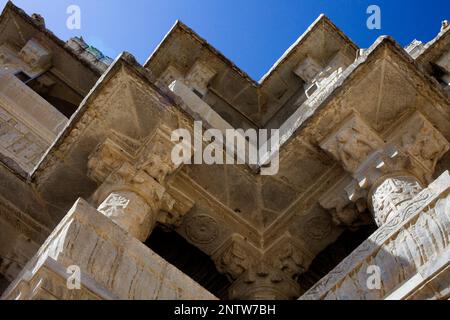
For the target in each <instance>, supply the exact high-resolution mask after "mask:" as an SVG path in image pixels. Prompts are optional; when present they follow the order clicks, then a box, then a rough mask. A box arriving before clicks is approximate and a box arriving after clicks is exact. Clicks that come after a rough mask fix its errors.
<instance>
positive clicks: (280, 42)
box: [0, 0, 450, 80]
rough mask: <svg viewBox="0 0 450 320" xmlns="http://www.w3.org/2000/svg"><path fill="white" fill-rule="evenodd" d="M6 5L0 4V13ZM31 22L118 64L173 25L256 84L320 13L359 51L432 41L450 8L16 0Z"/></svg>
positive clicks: (348, 1) (314, 0)
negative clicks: (372, 12) (76, 20)
mask: <svg viewBox="0 0 450 320" xmlns="http://www.w3.org/2000/svg"><path fill="white" fill-rule="evenodd" d="M6 2H7V1H6V0H0V7H1V8H3V7H4V5H5V4H6ZM13 2H14V3H15V4H16V5H17V6H19V7H21V8H22V9H24V10H25V11H26V12H27V13H28V14H31V13H34V12H37V13H40V14H42V15H43V16H44V17H45V19H46V24H47V28H49V29H50V30H52V31H53V32H54V33H55V34H56V35H57V36H58V37H60V38H61V39H63V40H67V39H68V38H70V37H73V36H80V35H82V36H83V37H84V39H85V40H86V41H87V42H88V43H90V44H92V45H94V46H96V47H97V48H99V49H100V50H102V51H103V52H104V53H105V54H107V55H109V56H111V57H113V58H114V57H116V56H117V55H118V54H119V53H120V52H121V51H128V52H131V53H132V54H134V55H135V56H136V58H137V59H138V61H140V62H141V63H143V62H144V61H145V60H146V59H147V57H148V56H149V55H150V54H151V52H152V51H153V50H154V48H155V47H156V46H157V45H158V43H159V42H160V41H161V39H162V38H163V37H164V35H165V34H166V33H167V32H168V31H169V29H170V28H171V26H172V25H173V24H174V22H175V21H176V20H177V19H180V20H181V21H183V22H184V23H186V24H187V25H188V26H190V27H191V28H193V29H194V30H195V31H196V32H197V33H198V34H200V36H202V37H203V38H205V39H206V40H208V41H209V42H210V43H211V44H212V45H213V46H215V47H216V48H217V49H219V50H220V51H221V52H222V53H223V54H225V55H226V56H227V57H228V58H230V59H231V60H232V61H233V62H235V63H236V64H237V65H238V66H239V67H240V68H242V69H243V70H244V71H246V72H247V73H248V74H249V75H250V76H251V77H253V78H254V79H256V80H258V79H259V78H260V77H261V76H262V75H263V74H264V73H265V72H266V71H267V70H268V69H269V68H270V67H271V66H272V64H273V63H274V62H275V61H276V60H277V59H278V58H279V57H280V56H281V54H282V53H283V52H284V51H285V50H286V49H287V48H288V47H289V46H290V45H291V44H292V43H293V42H294V41H295V40H296V39H297V38H298V37H299V36H300V35H301V34H302V33H303V32H304V30H305V29H306V28H307V27H308V26H309V25H310V24H311V23H312V22H313V21H314V20H315V19H316V18H317V16H318V15H319V14H320V13H325V14H326V15H327V16H328V17H329V18H330V19H331V20H333V22H334V23H335V24H336V25H337V26H338V27H339V28H340V29H342V30H343V31H344V32H345V33H346V34H347V35H348V36H349V37H350V38H351V39H352V40H353V41H355V42H356V43H357V44H358V45H359V46H360V47H363V48H364V47H368V46H370V45H371V44H372V43H373V41H374V40H375V39H376V38H377V37H378V36H380V35H385V34H388V35H391V36H392V37H394V39H396V40H397V41H398V42H399V43H400V44H401V45H403V46H405V45H407V44H408V43H410V42H411V41H412V40H413V39H414V38H417V39H419V40H422V41H429V40H431V39H432V38H433V37H434V36H435V35H436V34H437V33H438V32H439V29H440V23H441V21H442V20H444V19H448V20H450V0H428V1H423V0H409V1H407V0H370V1H366V0H292V1H280V0H279V1H275V0H274V1H265V0H259V1H256V0H255V1H254V0H249V1H245V0H240V1H234V0H227V1H225V0H222V1H215V0H190V1H188V0H185V1H182V0H128V1H123V0H15V1H13ZM72 4H73V5H78V6H79V7H80V9H81V29H80V30H69V29H68V28H67V27H66V20H67V18H68V14H67V13H66V10H67V7H68V6H69V5H72ZM372 4H375V5H378V6H379V7H380V8H381V19H382V20H381V22H382V25H381V30H369V29H368V28H367V27H366V21H367V18H368V17H369V15H368V14H367V13H366V9H367V7H368V6H369V5H372Z"/></svg>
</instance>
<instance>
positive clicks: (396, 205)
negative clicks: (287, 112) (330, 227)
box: [319, 113, 449, 227]
mask: <svg viewBox="0 0 450 320" xmlns="http://www.w3.org/2000/svg"><path fill="white" fill-rule="evenodd" d="M384 140H387V141H388V143H386V142H384ZM320 146H321V148H322V149H324V150H325V151H327V152H328V153H330V154H331V155H332V156H333V157H334V158H336V160H338V161H339V162H340V163H341V165H342V167H343V168H344V169H345V171H347V172H348V175H347V176H346V177H344V178H343V179H342V180H341V181H339V182H338V183H336V185H335V186H334V187H332V188H331V189H330V190H329V191H328V192H327V193H326V194H325V195H324V196H323V197H322V198H321V199H320V200H319V202H320V204H321V205H322V207H324V208H325V209H327V210H330V212H331V214H332V215H333V219H334V220H335V221H337V222H338V223H340V224H343V225H347V226H351V225H352V224H353V223H354V221H355V220H356V219H357V218H358V215H359V214H361V213H362V212H364V211H365V210H366V209H367V207H368V208H369V209H370V211H371V213H372V215H373V217H374V219H375V222H376V223H377V225H378V227H381V226H382V225H384V224H385V223H387V222H388V221H390V220H392V219H394V218H395V217H398V216H399V215H401V214H402V212H403V211H404V210H403V209H404V208H405V207H406V206H407V205H408V204H409V203H410V202H411V201H412V199H413V198H414V197H415V196H416V195H417V194H418V193H419V192H420V191H421V190H422V189H423V186H424V183H426V182H429V181H430V177H431V176H432V174H433V172H434V168H435V165H436V162H437V161H438V159H439V158H440V157H441V156H442V155H443V154H444V153H445V152H446V151H447V150H448V149H449V145H448V142H447V140H446V139H445V138H444V137H443V136H442V135H441V134H440V133H439V131H437V130H436V129H435V128H434V127H433V126H432V124H431V123H429V122H428V120H426V119H425V118H424V117H423V116H422V115H421V114H419V113H416V114H414V115H412V116H411V117H410V119H409V120H407V122H406V124H405V126H404V127H401V128H398V129H397V130H396V131H395V132H394V133H393V134H392V135H391V136H390V137H389V138H388V139H382V138H381V137H379V135H378V134H377V133H376V132H375V131H373V130H372V129H371V128H370V126H369V125H367V124H366V123H365V122H364V121H363V120H362V119H361V118H360V117H359V116H358V115H353V116H352V117H351V118H350V119H349V120H347V121H346V122H345V123H343V124H342V126H341V127H340V128H339V129H338V130H337V131H336V132H335V133H333V134H331V135H330V136H329V137H328V138H327V139H325V140H324V141H323V142H322V143H321V145H320Z"/></svg>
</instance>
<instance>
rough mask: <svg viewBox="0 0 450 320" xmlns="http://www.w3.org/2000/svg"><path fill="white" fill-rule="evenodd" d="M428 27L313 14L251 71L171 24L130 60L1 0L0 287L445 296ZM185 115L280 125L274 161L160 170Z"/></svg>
mask: <svg viewBox="0 0 450 320" xmlns="http://www.w3.org/2000/svg"><path fill="white" fill-rule="evenodd" d="M438 29H439V28H437V30H436V31H437V35H436V37H435V38H434V39H433V40H432V41H430V42H428V43H421V42H419V41H413V42H412V43H411V45H409V46H408V47H406V48H402V47H400V46H399V45H398V44H397V43H396V42H395V40H393V39H392V38H390V37H380V38H379V39H377V40H376V41H375V43H374V44H373V45H372V46H371V47H370V48H367V49H360V48H358V47H357V45H356V44H354V43H353V42H352V41H351V40H350V39H349V38H348V37H347V36H346V35H345V34H343V33H342V31H340V30H339V29H338V28H337V27H336V26H335V25H334V24H333V23H332V22H331V21H330V20H329V19H328V18H327V17H325V16H323V15H321V16H319V17H318V18H317V20H316V21H315V22H314V23H313V24H312V25H311V26H310V28H308V30H307V31H306V32H305V33H304V34H303V35H302V36H300V38H299V39H298V40H297V41H296V42H295V43H294V44H293V45H292V46H291V48H290V49H289V50H288V51H287V52H286V53H285V54H284V55H283V56H282V57H281V58H280V60H279V61H278V62H277V63H276V64H275V65H274V66H273V67H272V68H271V70H269V72H268V73H267V74H266V75H265V76H264V77H263V78H262V79H261V80H260V81H258V82H257V81H255V80H253V79H251V78H250V77H249V76H248V75H246V74H245V73H244V72H243V71H242V70H240V69H239V68H238V67H237V66H236V65H234V64H233V63H232V62H230V61H229V60H228V59H227V58H226V57H224V56H223V55H222V54H221V53H220V52H218V51H217V50H216V49H214V48H213V47H212V46H210V45H209V44H208V43H207V42H206V41H205V40H204V39H202V38H201V37H200V36H198V35H197V34H196V33H195V32H194V31H193V30H191V29H189V28H188V27H187V26H185V25H184V24H183V23H181V22H177V23H176V24H175V25H174V26H173V28H172V29H171V30H170V32H169V33H168V34H167V36H166V37H165V38H164V40H163V41H162V42H161V44H160V45H159V46H158V47H157V48H156V50H155V51H154V53H153V54H152V55H151V56H150V57H149V59H148V60H147V61H146V63H145V64H144V65H143V66H142V65H140V64H139V63H137V62H136V61H135V59H134V58H133V57H132V56H131V55H130V54H128V53H123V54H121V55H120V56H119V57H118V58H117V59H116V60H114V61H112V60H110V59H109V58H107V57H104V56H103V55H101V54H100V53H99V52H98V51H96V50H94V49H93V48H92V47H89V46H88V45H87V44H86V43H84V41H83V40H82V38H74V39H71V40H69V41H68V42H67V43H64V42H62V41H61V40H59V39H57V38H56V37H55V36H54V35H53V34H52V33H51V32H50V31H48V30H47V29H46V28H45V21H44V20H43V18H42V17H40V16H39V15H33V17H29V16H27V15H26V14H25V13H24V12H23V11H21V10H20V9H18V8H16V7H15V6H14V5H13V4H12V3H8V4H7V5H6V7H5V8H4V10H3V13H2V15H1V17H0V30H1V32H0V161H1V164H0V230H1V232H0V293H1V294H2V298H3V299H20V300H26V299H205V300H210V299H301V300H306V299H448V298H449V296H450V271H449V261H450V235H449V230H450V196H449V191H450V175H449V172H448V170H449V168H450V153H449V149H450V144H449V140H450V100H449V98H450V86H449V79H450V63H449V61H450V27H449V26H448V25H447V23H443V25H442V28H441V31H440V32H439V33H438V31H439V30H438ZM151 49H152V48H149V51H151ZM194 121H202V123H203V125H204V128H203V129H204V130H207V129H211V128H213V129H218V130H220V131H221V132H225V130H226V129H230V128H240V129H244V130H247V129H279V130H280V136H281V142H280V149H279V159H280V160H279V171H278V172H277V173H276V174H275V175H263V174H261V168H262V167H263V166H264V163H260V165H257V166H255V165H251V164H250V163H245V164H232V165H231V164H223V165H222V164H216V165H207V164H201V165H198V164H197V165H194V164H192V165H190V164H177V165H176V164H174V163H173V161H172V160H171V152H172V150H173V148H174V146H175V145H176V144H177V143H178V142H177V141H172V140H173V139H171V135H172V132H173V131H174V130H177V129H186V130H188V131H189V132H192V133H193V131H194ZM204 143H205V144H207V141H204ZM238 157H239V155H238ZM244 159H245V157H244ZM74 270H75V271H76V270H78V272H74ZM78 280H79V281H78Z"/></svg>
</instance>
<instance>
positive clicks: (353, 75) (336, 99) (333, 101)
mask: <svg viewBox="0 0 450 320" xmlns="http://www.w3.org/2000/svg"><path fill="white" fill-rule="evenodd" d="M383 61H387V62H388V63H389V65H390V66H391V65H392V66H394V67H397V66H399V67H400V68H399V69H398V71H394V69H388V70H387V69H381V68H382V65H383ZM378 68H379V69H378ZM386 70H387V72H386ZM377 71H379V72H380V74H379V75H376V79H377V81H379V82H378V83H376V84H374V83H370V81H366V82H365V83H367V87H366V88H365V91H361V92H360V93H361V99H362V100H361V105H360V106H356V105H355V110H356V111H357V112H361V111H360V110H358V109H362V108H363V105H364V104H370V103H373V104H374V105H373V108H377V105H376V104H377V103H378V108H380V107H383V106H382V104H383V101H384V100H383V99H385V97H383V95H387V96H388V98H389V97H393V96H394V94H395V93H394V92H393V91H392V90H391V91H390V90H389V86H392V87H394V86H395V85H397V86H398V87H396V89H398V92H397V93H396V94H397V95H398V96H397V98H398V99H399V100H401V96H402V95H403V94H405V99H406V94H407V92H408V93H410V94H414V95H416V94H423V95H424V96H426V97H427V98H428V99H429V100H430V101H433V102H434V103H435V105H434V106H433V107H434V110H433V111H432V109H431V107H430V109H429V110H427V111H425V110H424V112H428V113H430V116H432V115H431V114H432V113H434V112H436V113H437V114H439V115H440V116H441V117H443V118H442V119H443V121H440V120H439V117H436V125H437V126H439V127H440V128H441V129H442V131H443V132H446V134H447V135H446V137H447V138H448V139H450V132H449V129H448V128H446V127H445V126H446V125H447V124H448V121H449V119H450V104H449V99H448V97H447V95H446V94H445V92H444V91H443V90H442V88H441V87H440V86H439V84H438V83H437V82H436V81H435V80H434V78H432V77H430V76H428V75H427V74H425V73H423V72H422V71H421V70H420V68H419V66H418V64H417V63H416V62H415V61H414V60H413V59H412V58H411V57H410V56H409V55H408V54H407V53H406V51H404V49H403V48H402V47H401V46H400V45H399V44H398V43H397V42H396V41H395V40H393V39H392V38H391V37H388V36H382V37H380V38H378V39H377V40H376V41H375V42H374V44H373V45H372V46H371V47H370V48H369V49H368V50H367V51H366V52H365V54H364V55H363V56H361V57H359V58H358V59H357V60H355V62H354V63H353V64H352V65H350V66H349V67H348V68H347V69H346V70H345V71H344V73H343V74H342V75H341V76H340V77H339V78H338V79H337V81H336V82H335V83H334V84H332V85H330V86H329V87H327V88H325V89H324V90H322V92H319V94H318V95H317V96H315V98H313V99H308V100H307V101H306V102H305V103H304V104H303V105H302V106H301V107H300V108H299V109H298V110H297V111H296V112H295V113H294V115H292V116H291V117H290V118H289V119H288V120H287V121H286V122H285V123H284V124H283V125H282V130H281V133H280V134H281V135H282V141H281V149H283V148H287V147H288V144H289V141H291V140H292V139H293V138H295V137H297V136H298V135H302V131H303V130H304V129H305V128H307V127H310V126H311V125H317V123H315V122H317V119H318V117H319V116H320V114H321V112H322V111H324V112H326V111H327V109H329V108H338V106H341V104H342V102H341V101H342V100H343V99H344V98H345V96H346V95H347V94H348V93H349V92H352V91H354V90H356V88H357V87H359V88H361V87H362V85H361V83H360V82H358V81H355V80H356V79H360V80H361V81H363V79H364V77H366V76H368V75H369V74H370V72H377ZM389 71H392V72H398V73H403V75H404V77H403V78H398V79H395V80H396V81H398V82H399V83H398V84H395V83H387V81H388V80H389V78H386V76H388V77H389V76H390V75H389ZM392 76H393V77H394V76H397V75H394V74H393V75H392ZM385 82H386V83H385ZM402 82H404V86H405V88H402V86H401V85H402ZM382 83H384V84H383V85H382ZM380 86H385V88H384V90H380ZM406 86H408V87H409V86H411V90H410V91H407V89H406ZM419 89H420V90H419ZM402 91H404V92H402ZM372 93H373V94H372ZM371 97H373V99H372V100H371ZM349 99H352V100H354V99H353V98H350V97H349ZM377 99H380V100H377ZM377 101H378V102H377ZM416 102H417V101H415V102H414V103H416ZM411 103H413V102H411ZM341 107H343V108H345V107H344V106H341ZM386 107H387V106H386ZM402 107H403V108H406V105H404V106H402ZM409 107H410V108H413V107H416V106H409ZM418 107H419V106H418ZM422 107H425V106H422ZM366 109H367V108H366ZM399 109H400V110H399V112H401V109H402V108H399ZM380 111H381V110H377V114H375V113H374V114H373V116H375V117H378V118H377V119H375V118H374V119H372V124H373V125H374V126H375V127H378V129H379V130H387V127H386V126H388V124H382V123H381V121H382V119H381V118H382V115H381V116H380ZM404 111H405V112H406V111H407V110H406V109H405V110H404ZM336 112H339V111H338V110H336ZM386 113H388V110H386ZM380 117H381V118H380ZM373 120H375V123H374V122H373ZM386 120H392V119H386ZM368 121H369V122H370V119H368ZM333 123H334V122H333ZM317 130H319V131H320V130H322V129H320V128H317ZM313 140H314V141H315V142H317V141H318V140H320V139H319V138H317V137H316V138H314V139H313Z"/></svg>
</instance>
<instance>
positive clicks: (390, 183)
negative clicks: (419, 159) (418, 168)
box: [368, 175, 423, 227]
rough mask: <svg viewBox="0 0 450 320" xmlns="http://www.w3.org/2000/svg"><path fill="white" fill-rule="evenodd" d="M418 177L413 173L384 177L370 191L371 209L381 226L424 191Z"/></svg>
mask: <svg viewBox="0 0 450 320" xmlns="http://www.w3.org/2000/svg"><path fill="white" fill-rule="evenodd" d="M422 189H423V188H422V186H421V184H420V182H419V181H418V179H417V178H416V177H414V176H412V175H408V176H406V175H399V176H392V177H389V176H388V177H383V178H382V179H380V181H379V182H378V183H376V184H375V185H374V186H373V187H372V188H371V190H370V192H369V197H368V199H369V204H370V209H371V211H372V213H373V215H374V218H375V222H376V223H377V225H378V226H379V227H381V226H382V225H384V224H385V223H386V222H388V221H390V220H391V219H393V218H394V217H395V216H398V215H400V214H401V213H402V212H403V209H404V208H405V207H406V206H407V205H408V204H410V203H411V201H412V200H413V199H414V197H415V196H416V195H417V194H418V193H419V192H420V191H422Z"/></svg>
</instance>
